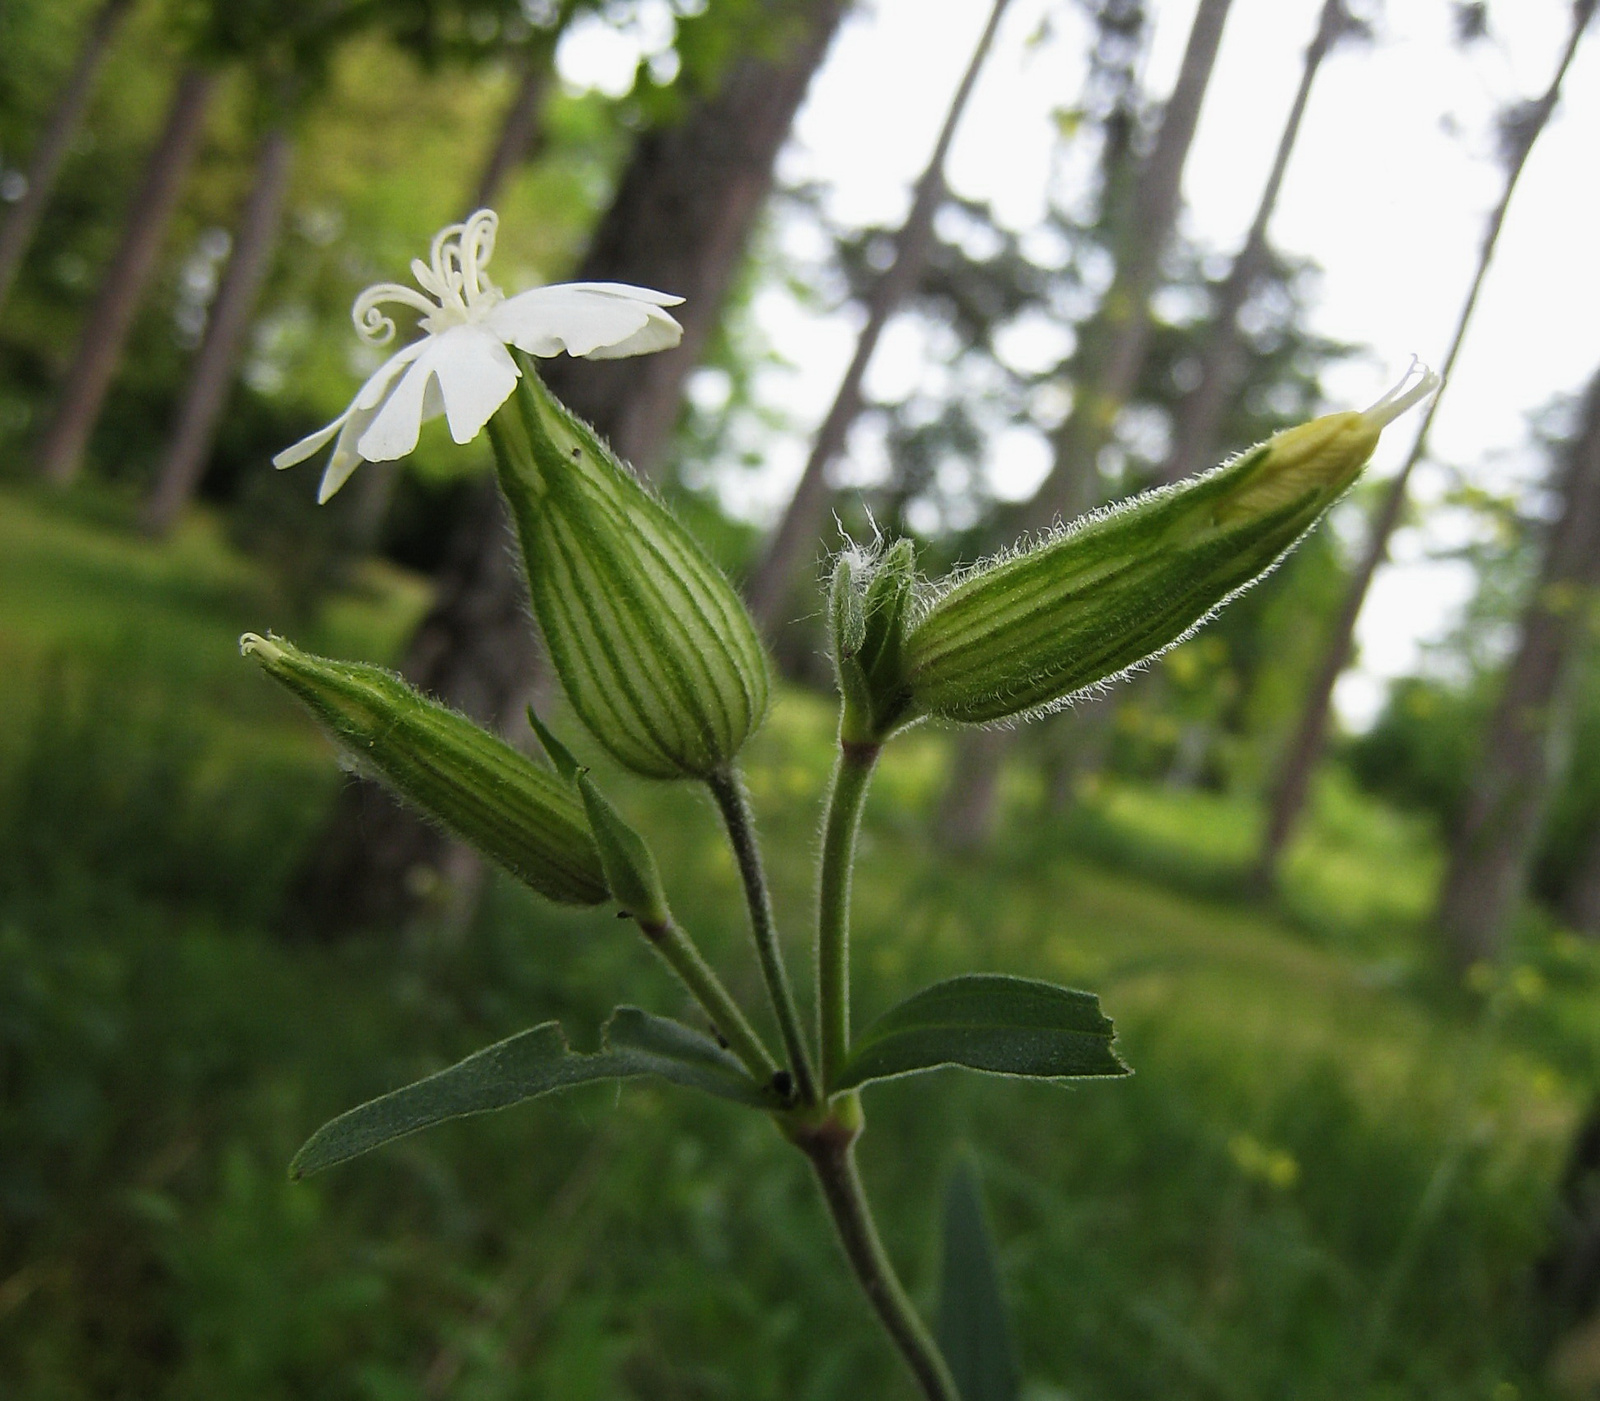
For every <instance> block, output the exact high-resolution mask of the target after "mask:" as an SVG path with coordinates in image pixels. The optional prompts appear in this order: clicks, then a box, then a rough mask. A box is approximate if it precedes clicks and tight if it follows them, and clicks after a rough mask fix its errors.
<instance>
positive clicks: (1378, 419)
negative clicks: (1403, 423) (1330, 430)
mask: <svg viewBox="0 0 1600 1401" xmlns="http://www.w3.org/2000/svg"><path fill="white" fill-rule="evenodd" d="M1413 375H1415V376H1416V382H1415V383H1413V382H1412V376H1413ZM1443 383H1444V381H1443V380H1442V379H1440V378H1439V376H1438V375H1436V374H1435V373H1434V372H1433V371H1432V370H1430V369H1429V368H1428V367H1427V366H1426V365H1424V364H1423V363H1422V361H1420V360H1419V359H1417V357H1416V356H1415V355H1413V356H1412V357H1411V364H1410V365H1409V366H1407V367H1406V372H1405V374H1403V375H1401V376H1400V382H1399V383H1398V384H1397V385H1395V387H1394V388H1393V389H1391V390H1390V391H1389V392H1388V393H1387V394H1385V395H1384V396H1383V397H1382V398H1381V399H1379V400H1378V402H1377V403H1375V404H1374V405H1372V407H1371V408H1369V409H1366V410H1364V411H1363V412H1362V415H1361V416H1362V418H1364V419H1367V420H1368V421H1369V422H1371V424H1372V426H1373V427H1375V428H1383V427H1385V426H1386V425H1388V424H1390V423H1393V422H1394V421H1395V419H1397V418H1399V417H1400V415H1401V414H1403V413H1404V412H1405V411H1406V410H1407V409H1409V408H1410V407H1411V406H1412V405H1413V404H1420V403H1421V402H1422V401H1423V400H1424V399H1426V398H1427V397H1428V396H1429V395H1430V394H1433V393H1435V392H1437V390H1438V388H1439V386H1440V385H1441V384H1443Z"/></svg>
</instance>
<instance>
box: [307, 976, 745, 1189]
mask: <svg viewBox="0 0 1600 1401" xmlns="http://www.w3.org/2000/svg"><path fill="white" fill-rule="evenodd" d="M637 1075H657V1076H660V1077H661V1078H662V1079H663V1080H670V1081H672V1082H673V1083H674V1084H677V1085H687V1086H689V1087H690V1088H691V1089H696V1090H703V1091H705V1093H707V1094H712V1095H717V1096H719V1097H720V1098H722V1099H731V1100H733V1101H734V1102H735V1103H738V1104H749V1105H754V1106H757V1107H760V1108H769V1107H771V1106H770V1104H769V1102H768V1098H767V1096H766V1095H765V1094H764V1093H763V1091H762V1089H761V1087H760V1086H758V1085H757V1084H756V1082H755V1081H754V1080H752V1079H751V1078H750V1077H749V1076H748V1075H747V1074H746V1073H745V1071H744V1067H743V1066H741V1065H740V1064H739V1062H738V1060H737V1059H735V1057H734V1056H732V1055H731V1054H729V1053H728V1052H727V1051H725V1050H723V1049H722V1048H721V1047H720V1046H718V1045H717V1043H716V1042H714V1041H712V1040H711V1039H710V1038H709V1037H706V1036H702V1035H701V1034H700V1033H699V1032H698V1031H694V1030H692V1029H691V1028H689V1027H686V1026H684V1025H683V1024H682V1023H681V1022H675V1021H672V1020H671V1019H670V1018H667V1017H657V1016H654V1015H652V1014H651V1013H649V1012H645V1011H641V1010H640V1009H639V1008H637V1007H619V1008H617V1010H616V1011H615V1012H613V1013H612V1014H611V1020H610V1021H609V1022H607V1023H606V1032H605V1043H604V1045H603V1046H602V1047H601V1049H600V1050H598V1051H595V1052H593V1053H591V1054H584V1053H583V1052H579V1051H574V1050H572V1048H571V1047H569V1046H568V1045H567V1038H566V1035H565V1034H564V1033H563V1032H562V1030H561V1023H560V1022H545V1023H543V1024H542V1025H540V1026H536V1027H532V1028H530V1029H529V1030H527V1031H522V1032H518V1033H517V1035H515V1036H511V1037H508V1038H507V1039H506V1040H504V1041H499V1042H496V1043H495V1044H494V1045H493V1046H486V1047H484V1049H483V1050H481V1051H476V1052H474V1053H473V1054H472V1055H470V1056H468V1057H467V1058H466V1059H465V1060H463V1061H459V1062H458V1063H457V1064H455V1065H452V1066H451V1067H449V1069H447V1070H441V1071H439V1072H438V1073H437V1074H434V1075H429V1076H428V1077H427V1078H426V1079H423V1080H418V1081H417V1082H416V1083H415V1084H411V1085H407V1086H405V1087H404V1088H403V1089H399V1090H394V1091H392V1092H391V1093H389V1094H386V1095H382V1096H380V1097H379V1098H377V1099H374V1100H369V1101H368V1102H367V1103H366V1104H363V1105H359V1106H357V1107H356V1108H355V1109H351V1110H347V1111H346V1112H345V1113H343V1114H341V1115H339V1117H338V1118H337V1119H331V1120H329V1121H328V1122H327V1123H326V1124H324V1125H323V1126H322V1127H321V1128H320V1129H318V1130H317V1131H316V1133H314V1134H312V1135H311V1137H310V1138H309V1139H308V1140H307V1141H306V1144H305V1146H304V1147H303V1148H301V1150H300V1151H299V1152H298V1153H296V1154H295V1155H294V1161H293V1162H292V1163H290V1164H289V1175H290V1176H291V1177H294V1178H301V1177H308V1176H310V1175H311V1174H312V1173H314V1172H321V1171H322V1169H323V1168H327V1167H332V1166H333V1165H334V1164H335V1163H342V1162H344V1161H345V1160H346V1159H349V1158H354V1157H358V1156H359V1155H360V1154H362V1153H367V1152H370V1151H371V1150H372V1149H374V1148H378V1147H381V1146H382V1145H383V1144H385V1143H390V1142H393V1141H394V1140H395V1139H397V1138H403V1137H405V1136H406V1135H407V1134H412V1133H416V1132H417V1131H418V1130H419V1129H426V1128H431V1127H432V1126H433V1125H434V1124H442V1123H444V1122H445V1121H446V1120H449V1119H460V1118H463V1117H465V1116H466V1115H468V1114H484V1113H487V1112H488V1111H489V1110H491V1109H506V1108H509V1107H510V1106H511V1105H513V1104H521V1103H522V1102H523V1101H524V1100H528V1099H534V1098H536V1097H537V1096H539V1095H545V1094H549V1093H551V1091H553V1090H564V1089H566V1088H567V1087H568V1086H570V1085H581V1084H583V1083H584V1082H586V1081H589V1080H624V1079H630V1078H632V1077H634V1076H637Z"/></svg>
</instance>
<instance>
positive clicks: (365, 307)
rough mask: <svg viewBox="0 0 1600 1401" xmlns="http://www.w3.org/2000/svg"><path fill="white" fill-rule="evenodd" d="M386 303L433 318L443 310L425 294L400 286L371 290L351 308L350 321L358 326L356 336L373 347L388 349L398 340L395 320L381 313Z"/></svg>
mask: <svg viewBox="0 0 1600 1401" xmlns="http://www.w3.org/2000/svg"><path fill="white" fill-rule="evenodd" d="M385 302H397V303H399V304H400V305H401V306H408V307H411V308H412V309H413V310H414V311H420V312H421V313H422V314H423V315H424V316H429V315H432V314H433V313H434V312H436V311H438V309H439V308H438V307H437V306H435V305H434V304H433V303H432V302H430V301H429V300H428V299H427V298H426V297H425V296H423V295H422V293H421V292H416V291H413V290H412V289H411V288H410V287H405V286H402V285H401V284H400V283H398V282H380V283H378V285H377V286H376V287H369V288H367V290H366V291H365V292H363V293H362V294H361V295H360V296H359V297H357V298H356V300H355V304H354V305H353V306H352V307H351V308H350V319H351V320H352V321H354V322H355V324H356V334H357V335H359V336H360V337H361V339H362V340H364V341H366V342H367V343H368V344H369V345H387V344H388V343H389V342H390V341H392V340H393V339H394V318H393V317H390V316H385V315H384V314H383V312H381V311H380V310H379V309H378V308H379V307H380V306H382V305H383V304H384V303H385Z"/></svg>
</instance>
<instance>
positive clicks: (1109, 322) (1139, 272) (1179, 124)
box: [947, 0, 1231, 845]
mask: <svg viewBox="0 0 1600 1401" xmlns="http://www.w3.org/2000/svg"><path fill="white" fill-rule="evenodd" d="M1230 3H1231V0H1200V7H1199V9H1198V10H1197V11H1196V13H1195V17H1194V23H1193V24H1192V25H1191V26H1190V29H1189V40H1188V44H1187V46H1186V47H1185V49H1184V54H1183V63H1182V65H1181V67H1180V68H1179V70H1178V81H1177V83H1176V84H1175V85H1174V87H1173V90H1172V96H1171V97H1170V98H1169V99H1168V100H1167V105H1166V110H1165V111H1164V113H1163V114H1162V118H1161V128H1160V130H1159V131H1158V132H1157V134H1156V141H1155V145H1154V147H1152V148H1151V151H1150V155H1149V157H1148V158H1147V159H1146V160H1145V162H1144V163H1143V165H1142V166H1141V167H1140V170H1139V174H1138V179H1137V182H1136V184H1135V187H1134V193H1133V202H1132V209H1131V211H1130V217H1129V218H1128V219H1127V220H1125V221H1123V222H1122V225H1121V232H1120V236H1119V237H1118V240H1117V267H1116V272H1115V274H1114V276H1113V277H1112V281H1111V287H1110V289H1109V290H1108V291H1107V293H1106V295H1105V298H1104V300H1103V301H1102V303H1101V306H1100V310H1099V311H1097V312H1096V313H1095V316H1094V317H1093V319H1092V320H1091V321H1090V323H1089V324H1088V325H1087V326H1085V327H1084V328H1083V332H1082V337H1081V349H1080V351H1079V355H1078V357H1077V362H1076V375H1075V385H1074V394H1073V402H1072V410H1071V412H1070V413H1069V414H1068V415H1067V417H1066V420H1065V422H1063V423H1062V425H1061V427H1060V428H1059V429H1058V430H1057V431H1056V433H1055V437H1054V441H1053V443H1052V444H1051V447H1052V455H1053V458H1054V461H1053V463H1052V465H1051V468H1050V472H1049V475H1048V476H1046V477H1045V479H1044V481H1043V482H1042V483H1041V484H1040V487H1039V490H1038V491H1037V492H1036V493H1035V495H1034V497H1033V499H1032V500H1031V501H1030V502H1028V503H1027V504H1026V505H1025V506H1023V507H1022V508H1021V509H1020V510H1019V511H1018V512H1016V513H1015V515H1014V517H1013V518H1012V520H1011V521H1010V522H1008V524H1009V525H1011V526H1012V527H1013V529H1014V531H1015V533H1017V534H1022V533H1024V532H1026V531H1032V530H1038V529H1042V528H1045V527H1047V526H1049V525H1050V524H1051V522H1053V521H1054V520H1055V519H1056V518H1057V517H1068V518H1070V517H1072V516H1076V515H1080V514H1081V513H1082V512H1084V511H1086V510H1088V509H1090V508H1091V507H1092V506H1094V505H1095V504H1096V503H1097V500H1098V497H1099V494H1100V483H1099V467H1098V463H1099V458H1100V452H1101V449H1103V448H1104V447H1105V446H1106V444H1107V443H1109V442H1110V441H1111V433H1112V430H1113V429H1114V428H1115V426H1116V420H1117V415H1118V413H1119V412H1120V411H1121V408H1122V406H1123V405H1124V404H1125V403H1126V402H1127V400H1128V398H1129V396H1130V395H1131V394H1132V393H1133V389H1134V386H1135V384H1136V383H1137V381H1138V377H1139V371H1140V368H1141V367H1142V366H1143V364H1144V355H1145V349H1146V345H1147V343H1148V340H1149V330H1150V297H1151V294H1152V293H1153V292H1154V291H1155V289H1156V284H1157V280H1158V278H1159V275H1160V271H1161V258H1162V255H1163V254H1164V252H1165V251H1166V247H1167V244H1168V243H1169V242H1170V241H1171V238H1172V234H1173V230H1174V229H1175V228H1176V226H1177V222H1178V208H1179V204H1180V202H1181V196H1182V190H1183V167H1184V163H1185V162H1186V161H1187V160H1188V157H1189V147H1190V145H1191V144H1192V143H1193V141H1194V132H1195V127H1196V125H1197V123H1198V122H1199V119H1200V103H1201V100H1202V99H1203V98H1204V96H1205V90H1206V86H1207V84H1208V83H1209V82H1210V81H1211V71H1212V69H1213V68H1214V67H1215V65H1216V58H1217V49H1218V47H1219V46H1220V44H1221V43H1222V26H1223V22H1224V21H1225V20H1226V19H1227V17H1228V6H1229V4H1230ZM998 733H999V734H1000V736H1001V738H1000V739H998V740H994V739H991V738H990V737H987V736H981V735H968V736H963V737H962V738H961V739H960V740H958V741H957V744H958V745H959V746H961V747H962V748H963V749H964V750H970V752H964V753H963V754H962V755H961V756H960V757H959V758H958V759H957V761H956V767H955V772H956V773H957V774H958V775H961V776H962V778H963V781H964V782H965V783H966V784H967V793H966V794H965V795H964V796H962V795H956V794H951V795H950V796H949V798H948V800H947V801H948V803H949V804H958V805H959V806H960V807H961V808H962V811H963V816H962V824H963V829H964V831H965V832H966V834H967V835H966V837H965V838H964V840H966V841H967V842H968V843H969V844H971V845H976V844H978V843H981V842H982V841H983V840H985V839H986V838H987V836H988V834H989V832H990V831H991V830H992V829H993V827H994V815H995V814H994V806H993V801H992V799H993V796H994V794H995V793H996V792H997V791H998V782H997V781H996V779H995V778H994V777H993V776H991V777H990V778H989V779H988V780H987V781H979V780H978V779H977V778H976V776H975V775H976V769H977V766H978V765H979V764H981V763H983V762H990V763H994V764H999V763H1001V762H1003V759H1004V756H1005V753H1006V750H1007V747H1008V745H1009V741H1010V736H1011V734H1012V732H1011V731H1000V732H998ZM986 796H987V799H988V800H989V801H988V805H987V806H986V807H985V806H984V800H985V797H986Z"/></svg>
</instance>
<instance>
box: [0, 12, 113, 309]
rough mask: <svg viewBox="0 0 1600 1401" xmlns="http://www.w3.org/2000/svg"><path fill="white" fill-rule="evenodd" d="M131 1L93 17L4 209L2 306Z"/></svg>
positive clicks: (0, 276) (0, 270)
mask: <svg viewBox="0 0 1600 1401" xmlns="http://www.w3.org/2000/svg"><path fill="white" fill-rule="evenodd" d="M132 3H133V0H106V2H105V4H103V5H101V7H100V8H99V9H98V10H97V11H95V14H94V17H93V18H92V19H91V20H90V21H89V28H88V31H87V32H86V33H85V34H84V37H83V47H82V48H80V49H79V50H78V58H77V62H75V63H74V64H73V65H72V71H71V72H70V73H69V74H68V75H67V80H66V82H65V83H63V84H62V85H61V91H60V93H59V94H58V95H57V97H56V105H55V107H54V108H53V109H51V112H50V116H49V118H48V119H47V120H46V122H45V125H44V130H43V131H42V132H41V133H40V134H39V143H38V145H37V146H35V147H34V150H33V160H32V162H31V163H30V164H29V166H28V169H27V178H28V188H27V189H26V191H24V193H23V196H22V198H21V199H19V200H18V201H17V202H16V203H15V204H13V205H12V206H11V208H10V209H9V210H8V211H7V212H6V217H5V221H4V222H3V223H0V308H4V306H5V304H6V299H7V298H8V297H9V296H10V295H11V288H12V285H13V284H14V283H15V282H16V278H17V272H18V270H19V269H20V268H21V266H22V259H23V255H24V254H25V253H27V251H28V245H29V244H30V243H31V242H32V241H33V234H34V230H36V229H37V228H38V227H39V220H40V219H41V218H42V217H43V216H44V211H45V208H46V206H47V205H48V204H49V203H50V196H51V195H52V194H53V193H54V191H55V185H56V178H57V176H59V175H60V174H61V165H62V162H63V161H65V160H66V158H67V151H68V149H69V148H70V147H71V145H72V138H73V137H74V136H76V135H77V133H78V128H79V127H80V126H81V125H82V124H83V115H84V113H85V112H86V111H87V110H88V106H89V97H90V94H92V93H93V92H94V85H95V80H96V79H97V78H98V77H99V76H100V68H101V65H102V64H103V63H104V62H105V58H106V54H107V53H109V52H110V50H111V41H112V39H113V38H115V37H116V32H117V29H118V27H119V26H120V25H121V23H122V21H123V18H124V17H125V16H126V15H127V13H128V11H129V9H130V8H131V7H132Z"/></svg>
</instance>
